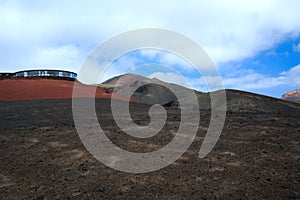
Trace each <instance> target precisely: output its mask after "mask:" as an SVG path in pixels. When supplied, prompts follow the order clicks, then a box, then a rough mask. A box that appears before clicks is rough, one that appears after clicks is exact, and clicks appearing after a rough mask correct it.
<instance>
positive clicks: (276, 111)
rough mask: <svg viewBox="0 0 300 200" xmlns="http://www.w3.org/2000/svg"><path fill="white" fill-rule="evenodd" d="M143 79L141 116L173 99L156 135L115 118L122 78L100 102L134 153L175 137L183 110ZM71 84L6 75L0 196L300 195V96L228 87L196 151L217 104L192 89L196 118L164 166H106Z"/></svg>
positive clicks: (145, 119)
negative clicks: (132, 169)
mask: <svg viewBox="0 0 300 200" xmlns="http://www.w3.org/2000/svg"><path fill="white" fill-rule="evenodd" d="M119 78H120V77H119ZM112 80H113V79H112ZM137 80H138V82H137V83H136V84H137V85H139V84H141V81H146V82H147V83H149V84H150V86H147V85H144V86H142V89H139V87H138V89H137V91H136V94H134V98H137V100H138V102H131V103H130V114H131V117H132V119H133V121H134V122H135V123H136V124H138V125H141V126H144V125H147V124H149V123H150V118H149V109H150V106H151V104H153V103H161V104H163V105H165V103H166V102H169V103H167V104H168V105H167V106H165V109H166V112H167V120H166V123H165V126H164V127H163V129H162V130H161V131H160V132H159V133H158V134H157V135H155V136H153V137H150V138H146V139H141V138H135V137H132V136H130V135H128V134H126V132H124V131H123V130H121V129H120V128H119V127H118V126H117V124H116V122H115V121H114V118H113V115H112V112H111V99H110V98H109V97H111V93H110V92H111V91H112V89H114V87H120V89H121V88H122V85H117V86H115V84H114V83H116V81H115V82H113V81H108V82H105V83H104V84H103V85H102V86H99V87H98V89H97V95H96V97H97V98H96V99H95V110H96V114H97V117H98V121H99V125H100V126H101V128H102V129H103V131H104V132H105V134H106V136H107V137H108V138H109V139H110V140H111V142H112V143H113V144H115V145H117V146H118V147H119V148H122V149H125V150H127V151H131V152H140V153H142V152H151V151H155V150H158V149H160V148H162V147H164V146H165V145H166V144H168V143H169V142H170V141H172V139H173V138H174V135H175V134H176V132H177V130H178V128H179V125H180V120H181V110H180V105H178V103H176V99H174V96H172V95H171V94H170V91H169V90H168V89H166V88H165V87H162V86H158V84H157V82H156V81H157V80H152V79H144V80H139V79H137ZM139 81H140V82H139ZM73 84H74V82H65V81H61V80H60V81H57V80H0V88H1V91H0V99H1V100H0V113H1V115H0V133H1V134H0V143H1V148H0V163H1V164H0V198H1V199H274V198H275V199H300V192H299V183H300V173H299V166H300V157H299V155H300V148H299V147H300V145H299V142H300V122H299V119H300V104H298V103H293V102H288V101H284V100H281V99H275V98H270V97H266V96H261V95H257V94H253V93H248V92H243V91H236V90H226V96H227V108H228V110H227V115H226V121H225V126H224V128H223V131H222V134H221V137H220V138H219V140H218V142H217V144H216V146H215V147H214V149H213V150H212V151H211V152H210V153H209V154H208V155H207V156H206V157H205V158H203V159H200V158H199V157H198V153H199V149H200V147H201V145H202V143H203V139H204V137H205V135H206V133H207V130H208V127H209V122H210V118H211V110H210V96H209V94H208V93H201V92H196V95H197V97H198V100H199V104H200V122H199V128H198V132H197V135H196V137H195V138H194V140H193V143H192V145H191V146H190V147H189V149H188V150H187V151H186V152H185V153H184V154H183V155H182V156H181V157H180V158H179V159H178V160H176V161H175V162H174V163H172V164H170V165H169V166H167V167H165V168H162V169H160V170H157V171H154V172H150V173H144V174H132V173H125V172H120V171H116V170H114V169H111V168H109V167H107V166H106V165H104V164H102V163H101V162H99V161H98V160H97V159H96V158H94V157H93V155H92V154H90V153H89V152H88V151H87V149H86V148H85V147H84V145H83V144H82V142H81V140H80V138H79V136H78V134H77V130H76V128H75V124H74V121H73V115H72V99H70V98H71V94H72V93H71V92H72V85H73ZM105 84H106V85H105ZM109 84H110V87H108V85H109ZM166 84H167V83H166ZM137 85H136V86H137ZM83 87H86V86H83ZM124 87H125V88H126V87H132V86H130V85H126V84H124ZM174 87H181V86H174ZM32 88H33V89H32ZM128 89H130V88H128ZM37 91H38V92H37ZM216 92H218V91H216ZM35 93H36V94H35ZM160 93H161V94H160ZM144 95H146V96H147V95H148V97H150V98H144ZM25 97H26V98H25ZM103 97H104V98H103ZM106 97H107V98H106ZM126 98H129V97H126ZM25 99H26V100H25ZM144 99H147V101H146V102H145V103H142V101H144ZM149 99H150V100H149ZM121 100H122V99H121ZM148 100H149V101H148ZM170 102H171V103H170ZM174 105H175V106H174ZM87 131H89V130H87ZM162 158H163V156H162ZM116 162H117V159H116Z"/></svg>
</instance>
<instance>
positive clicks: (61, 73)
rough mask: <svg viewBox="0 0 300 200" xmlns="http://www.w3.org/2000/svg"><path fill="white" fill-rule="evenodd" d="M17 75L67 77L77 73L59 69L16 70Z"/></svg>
mask: <svg viewBox="0 0 300 200" xmlns="http://www.w3.org/2000/svg"><path fill="white" fill-rule="evenodd" d="M14 76H15V77H35V76H52V77H66V78H74V79H75V78H76V77H77V74H76V73H74V72H68V71H59V70H28V71H20V72H16V73H15V75H14Z"/></svg>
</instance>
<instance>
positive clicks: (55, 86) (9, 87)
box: [0, 78, 128, 101]
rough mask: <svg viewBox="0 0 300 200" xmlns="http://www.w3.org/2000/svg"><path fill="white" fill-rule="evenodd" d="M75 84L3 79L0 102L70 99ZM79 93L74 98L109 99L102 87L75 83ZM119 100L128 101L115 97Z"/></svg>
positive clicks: (50, 80)
mask: <svg viewBox="0 0 300 200" xmlns="http://www.w3.org/2000/svg"><path fill="white" fill-rule="evenodd" d="M74 84H75V82H74V81H69V80H52V79H42V78H40V79H5V80H0V94H1V95H0V100H2V101H11V100H33V99H68V98H72V94H73V87H74ZM75 85H76V87H77V88H78V89H79V91H80V92H78V94H77V95H76V97H94V96H95V97H96V98H111V94H109V93H106V92H105V89H104V88H102V87H97V89H96V92H95V87H94V86H90V85H84V84H81V83H78V82H76V84H75ZM117 97H118V98H119V99H123V100H125V99H128V97H125V96H117Z"/></svg>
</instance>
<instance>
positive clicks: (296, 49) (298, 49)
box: [293, 43, 300, 52]
mask: <svg viewBox="0 0 300 200" xmlns="http://www.w3.org/2000/svg"><path fill="white" fill-rule="evenodd" d="M293 50H294V51H299V52H300V43H299V44H297V45H293Z"/></svg>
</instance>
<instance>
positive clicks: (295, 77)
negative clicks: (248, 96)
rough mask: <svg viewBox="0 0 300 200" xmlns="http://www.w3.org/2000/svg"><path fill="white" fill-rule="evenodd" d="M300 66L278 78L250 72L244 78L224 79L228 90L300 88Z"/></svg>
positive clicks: (281, 74)
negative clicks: (280, 87)
mask: <svg viewBox="0 0 300 200" xmlns="http://www.w3.org/2000/svg"><path fill="white" fill-rule="evenodd" d="M299 77H300V64H299V65H297V66H295V67H293V68H291V69H290V70H288V71H284V72H282V73H280V74H279V75H278V76H274V77H272V76H268V75H265V74H260V73H257V72H255V71H253V70H249V71H248V72H247V73H246V74H244V75H242V76H236V77H230V78H223V83H224V85H225V87H226V88H232V89H240V90H252V89H268V88H276V87H278V86H295V87H299V86H300V79H299Z"/></svg>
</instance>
